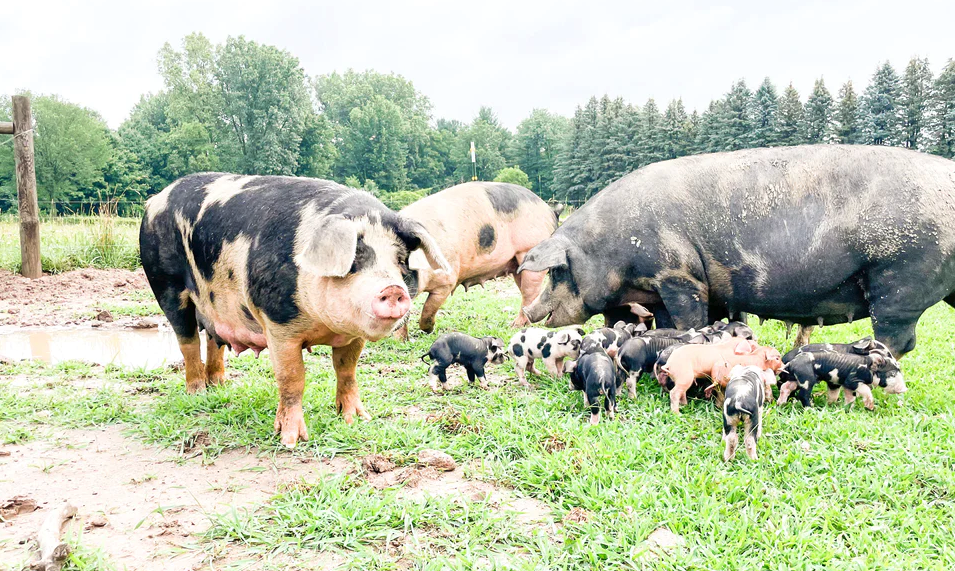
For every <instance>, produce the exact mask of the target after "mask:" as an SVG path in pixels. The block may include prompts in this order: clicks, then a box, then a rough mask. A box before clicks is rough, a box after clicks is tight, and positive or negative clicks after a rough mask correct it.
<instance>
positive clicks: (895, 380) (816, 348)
mask: <svg viewBox="0 0 955 571" xmlns="http://www.w3.org/2000/svg"><path fill="white" fill-rule="evenodd" d="M825 352H836V353H851V354H855V355H863V356H865V355H869V354H870V353H879V354H881V355H882V357H883V358H884V359H885V360H886V361H887V365H886V366H887V367H889V368H894V369H895V370H898V371H899V373H898V376H894V375H893V376H891V377H890V376H883V377H877V378H876V384H878V385H879V386H881V387H883V388H886V387H888V386H889V384H890V383H889V378H891V379H892V381H891V385H892V389H891V391H894V392H896V393H897V394H898V393H903V392H905V391H906V390H907V389H906V388H905V380H904V379H903V378H902V373H901V367H900V365H899V362H898V361H897V360H896V359H895V357H893V356H892V353H891V352H889V348H888V347H886V346H885V345H884V344H883V343H880V342H879V341H876V340H875V339H872V338H871V337H864V338H862V339H860V340H858V341H856V342H854V343H811V344H807V345H802V346H800V347H797V348H795V349H793V350H792V351H790V352H788V353H786V354H785V355H783V365H784V366H785V365H788V364H789V362H790V361H792V360H793V359H794V358H796V356H798V355H799V354H801V353H825ZM787 368H788V367H787ZM780 379H781V380H782V384H781V385H780V389H779V399H778V401H777V402H778V403H779V404H785V403H786V402H787V401H788V400H789V395H790V394H791V393H792V392H793V391H795V390H796V389H797V388H798V385H797V383H796V381H795V380H794V379H793V378H792V377H791V375H789V374H788V373H786V372H785V369H784V370H783V371H782V372H781V373H780ZM900 383H901V384H900ZM863 390H865V389H863ZM840 391H841V388H838V389H835V393H836V394H835V395H830V402H834V400H835V399H836V398H838V393H839V392H840ZM886 392H890V391H889V390H887V391H886ZM890 394H891V392H890ZM846 397H847V398H850V395H848V394H847V395H846ZM851 398H854V395H852V397H851Z"/></svg>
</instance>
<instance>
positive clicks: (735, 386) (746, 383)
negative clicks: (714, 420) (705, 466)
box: [723, 364, 766, 462]
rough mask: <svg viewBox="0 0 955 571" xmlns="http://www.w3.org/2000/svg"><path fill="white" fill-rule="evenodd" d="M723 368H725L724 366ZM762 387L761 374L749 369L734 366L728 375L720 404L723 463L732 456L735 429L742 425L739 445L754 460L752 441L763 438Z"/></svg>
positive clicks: (754, 450)
mask: <svg viewBox="0 0 955 571" xmlns="http://www.w3.org/2000/svg"><path fill="white" fill-rule="evenodd" d="M723 367H727V368H728V367H729V365H727V364H724V365H723ZM765 390H766V386H765V382H764V379H763V370H762V369H760V368H759V367H754V366H752V365H749V366H745V367H744V366H743V365H736V366H735V367H733V369H732V370H731V371H730V380H729V383H728V384H727V385H726V393H725V395H726V398H725V399H724V400H723V442H724V443H725V444H726V448H725V449H724V450H723V461H724V462H729V461H730V460H732V459H733V456H735V455H736V447H737V446H738V445H739V435H738V434H737V433H736V427H737V426H738V425H739V423H740V422H742V423H743V444H744V446H745V447H746V455H747V456H749V458H750V460H755V459H756V441H757V440H759V438H760V437H761V436H762V435H763V402H764V401H765V392H764V391H765Z"/></svg>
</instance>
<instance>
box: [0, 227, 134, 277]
mask: <svg viewBox="0 0 955 571" xmlns="http://www.w3.org/2000/svg"><path fill="white" fill-rule="evenodd" d="M40 263H41V265H42V267H43V271H44V272H50V273H61V272H68V271H70V270H75V269H80V268H124V269H129V270H133V269H136V268H137V267H138V266H139V219H137V218H119V217H115V216H107V215H101V216H59V217H55V218H52V219H42V220H41V221H40ZM0 268H3V269H5V270H9V271H11V272H16V271H19V270H20V227H19V223H18V221H17V218H16V217H14V216H9V215H5V216H0Z"/></svg>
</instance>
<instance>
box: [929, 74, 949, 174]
mask: <svg viewBox="0 0 955 571" xmlns="http://www.w3.org/2000/svg"><path fill="white" fill-rule="evenodd" d="M933 92H934V93H933V95H934V97H933V99H934V105H933V113H932V152H933V153H935V154H936V155H941V156H943V157H948V158H950V159H955V60H948V64H947V65H946V66H945V69H943V70H942V73H940V74H939V75H938V78H937V79H936V80H935V89H934V90H933Z"/></svg>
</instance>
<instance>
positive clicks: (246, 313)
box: [242, 305, 255, 321]
mask: <svg viewBox="0 0 955 571" xmlns="http://www.w3.org/2000/svg"><path fill="white" fill-rule="evenodd" d="M242 315H244V316H245V318H246V319H248V320H249V321H255V317H254V316H253V315H252V312H251V311H249V308H248V307H246V306H244V305H243V306H242Z"/></svg>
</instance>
